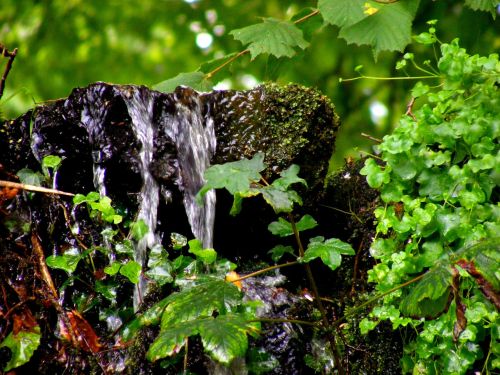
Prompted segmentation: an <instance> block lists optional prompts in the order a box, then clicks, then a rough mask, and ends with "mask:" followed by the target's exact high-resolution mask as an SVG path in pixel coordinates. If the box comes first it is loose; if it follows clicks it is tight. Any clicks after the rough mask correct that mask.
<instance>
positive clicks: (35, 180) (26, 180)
mask: <svg viewBox="0 0 500 375" xmlns="http://www.w3.org/2000/svg"><path fill="white" fill-rule="evenodd" d="M17 177H19V181H21V182H22V183H23V184H26V185H34V186H42V180H43V176H42V175H41V174H40V173H39V172H33V171H32V170H31V169H29V168H23V169H21V170H19V171H18V172H17Z"/></svg>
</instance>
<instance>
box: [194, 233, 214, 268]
mask: <svg viewBox="0 0 500 375" xmlns="http://www.w3.org/2000/svg"><path fill="white" fill-rule="evenodd" d="M188 244H189V252H190V253H191V254H194V255H195V256H196V258H198V259H199V260H201V261H202V262H203V263H205V264H212V263H213V262H215V260H216V259H217V253H216V251H215V250H214V249H204V248H203V247H202V245H201V242H200V240H197V239H195V240H191V241H189V243H188Z"/></svg>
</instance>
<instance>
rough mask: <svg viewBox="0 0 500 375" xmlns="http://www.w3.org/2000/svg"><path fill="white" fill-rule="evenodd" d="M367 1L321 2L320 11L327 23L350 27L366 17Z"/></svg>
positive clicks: (335, 0) (340, 0)
mask: <svg viewBox="0 0 500 375" xmlns="http://www.w3.org/2000/svg"><path fill="white" fill-rule="evenodd" d="M365 3H366V0H334V1H332V0H319V2H318V9H319V11H320V12H321V15H322V16H323V18H324V19H325V21H326V22H328V23H330V24H332V25H335V26H338V27H344V26H350V25H354V24H355V23H357V22H359V21H361V20H362V19H363V18H365V17H366V14H365V13H364V4H365Z"/></svg>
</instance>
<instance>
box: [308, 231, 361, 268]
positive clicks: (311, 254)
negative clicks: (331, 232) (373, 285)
mask: <svg viewBox="0 0 500 375" xmlns="http://www.w3.org/2000/svg"><path fill="white" fill-rule="evenodd" d="M341 254H346V255H354V254H355V252H354V250H353V248H352V247H351V245H349V244H348V243H346V242H343V241H341V240H339V239H337V238H330V239H328V240H326V241H325V239H324V238H323V237H314V238H311V240H310V242H309V245H308V246H307V250H306V251H305V253H304V256H303V258H302V262H305V263H308V262H310V261H311V260H313V259H316V258H321V260H322V261H323V263H324V264H325V265H327V266H328V267H330V268H331V269H332V270H335V269H337V267H338V266H340V263H341V262H342V257H341Z"/></svg>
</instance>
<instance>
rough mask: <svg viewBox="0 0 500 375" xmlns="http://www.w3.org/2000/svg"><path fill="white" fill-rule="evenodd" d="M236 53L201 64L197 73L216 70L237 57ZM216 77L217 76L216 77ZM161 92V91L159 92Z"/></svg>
mask: <svg viewBox="0 0 500 375" xmlns="http://www.w3.org/2000/svg"><path fill="white" fill-rule="evenodd" d="M237 55H238V52H233V53H230V54H228V55H225V56H222V57H219V58H217V59H212V60H209V61H205V62H204V63H203V64H201V65H200V67H199V68H198V71H200V72H203V73H204V74H208V73H210V72H211V71H213V70H214V69H217V68H218V67H219V66H221V65H222V64H224V63H225V62H227V61H228V60H230V59H232V58H233V57H235V56H237ZM217 76H218V75H217ZM160 91H162V90H160Z"/></svg>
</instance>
